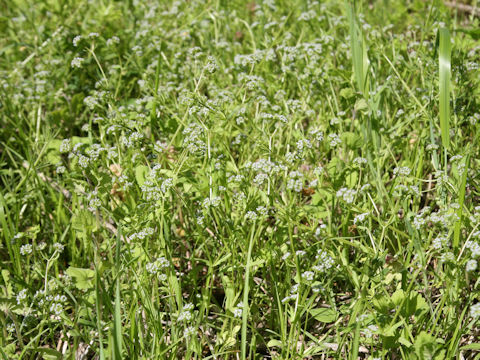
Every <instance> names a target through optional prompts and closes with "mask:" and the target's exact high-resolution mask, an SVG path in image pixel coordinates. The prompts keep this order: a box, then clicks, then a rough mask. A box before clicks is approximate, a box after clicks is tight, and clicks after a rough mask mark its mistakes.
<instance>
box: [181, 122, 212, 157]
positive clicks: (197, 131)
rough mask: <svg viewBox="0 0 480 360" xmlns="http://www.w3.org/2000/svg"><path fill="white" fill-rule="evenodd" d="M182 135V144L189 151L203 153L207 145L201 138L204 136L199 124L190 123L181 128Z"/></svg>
mask: <svg viewBox="0 0 480 360" xmlns="http://www.w3.org/2000/svg"><path fill="white" fill-rule="evenodd" d="M183 135H185V138H184V139H183V145H184V146H185V147H186V149H187V150H188V151H189V152H190V153H192V154H196V153H200V154H203V153H205V151H206V149H207V145H206V144H205V142H204V141H203V140H202V138H203V137H204V136H205V133H204V129H203V127H202V126H201V125H198V124H196V123H191V124H190V125H188V126H187V127H186V128H185V129H184V130H183Z"/></svg>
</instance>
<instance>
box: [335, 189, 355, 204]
mask: <svg viewBox="0 0 480 360" xmlns="http://www.w3.org/2000/svg"><path fill="white" fill-rule="evenodd" d="M355 195H357V190H355V189H348V188H346V187H343V188H341V189H340V190H338V191H337V198H340V199H343V201H345V202H346V203H347V204H351V203H353V200H354V199H355Z"/></svg>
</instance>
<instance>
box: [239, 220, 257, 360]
mask: <svg viewBox="0 0 480 360" xmlns="http://www.w3.org/2000/svg"><path fill="white" fill-rule="evenodd" d="M251 231H252V233H251V236H250V241H249V243H248V254H247V264H246V266H245V282H244V286H243V312H242V338H241V355H242V356H241V359H242V360H245V359H246V358H247V326H248V324H247V322H248V313H249V306H248V292H249V290H250V289H249V281H250V263H251V258H252V249H253V243H254V241H255V229H254V228H253V229H252V230H251Z"/></svg>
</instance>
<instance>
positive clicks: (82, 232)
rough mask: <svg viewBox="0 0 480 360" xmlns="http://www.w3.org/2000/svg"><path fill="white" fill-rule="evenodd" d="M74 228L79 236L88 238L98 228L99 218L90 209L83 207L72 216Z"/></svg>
mask: <svg viewBox="0 0 480 360" xmlns="http://www.w3.org/2000/svg"><path fill="white" fill-rule="evenodd" d="M72 229H73V230H75V232H76V233H77V235H78V236H80V237H82V238H87V236H88V235H89V234H90V233H91V232H94V231H97V230H98V227H97V219H96V218H95V216H94V215H93V214H92V213H91V212H90V211H88V210H85V209H81V210H79V211H78V212H77V213H75V214H74V215H73V216H72Z"/></svg>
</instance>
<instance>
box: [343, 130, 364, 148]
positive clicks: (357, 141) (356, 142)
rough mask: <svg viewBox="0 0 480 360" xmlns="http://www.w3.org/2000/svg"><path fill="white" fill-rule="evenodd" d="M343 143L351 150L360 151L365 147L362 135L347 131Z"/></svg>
mask: <svg viewBox="0 0 480 360" xmlns="http://www.w3.org/2000/svg"><path fill="white" fill-rule="evenodd" d="M341 139H342V141H343V142H344V143H345V144H347V146H348V147H349V148H350V149H360V148H361V147H362V145H363V138H362V136H361V135H360V134H355V133H353V132H349V131H345V132H343V133H342V135H341Z"/></svg>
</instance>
